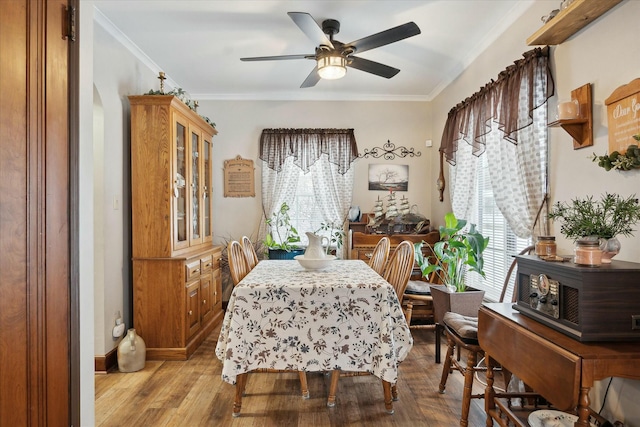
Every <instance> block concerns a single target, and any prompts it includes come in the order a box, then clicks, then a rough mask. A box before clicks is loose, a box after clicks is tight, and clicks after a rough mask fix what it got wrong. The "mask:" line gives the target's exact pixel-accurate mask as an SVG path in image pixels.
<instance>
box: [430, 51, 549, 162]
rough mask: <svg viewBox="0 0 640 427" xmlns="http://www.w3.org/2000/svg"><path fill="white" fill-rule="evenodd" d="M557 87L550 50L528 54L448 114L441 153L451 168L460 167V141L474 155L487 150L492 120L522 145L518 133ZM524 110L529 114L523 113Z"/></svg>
mask: <svg viewBox="0 0 640 427" xmlns="http://www.w3.org/2000/svg"><path fill="white" fill-rule="evenodd" d="M553 91H554V84H553V77H552V75H551V70H550V68H549V47H548V46H547V47H544V48H536V49H533V50H530V51H528V52H525V53H524V54H523V59H519V60H517V61H515V62H514V64H513V65H511V66H509V67H507V69H506V70H504V71H503V72H501V73H500V74H499V75H498V78H497V80H495V81H494V80H491V82H489V83H487V84H486V85H485V86H484V87H482V88H481V89H480V90H479V91H478V92H476V93H475V94H473V95H471V96H470V97H469V98H467V99H465V100H464V101H462V102H461V103H459V104H458V105H456V106H455V107H453V108H452V109H451V110H450V111H449V114H448V117H447V122H446V124H445V127H444V131H443V133H442V141H441V143H440V151H442V152H443V153H444V155H445V157H446V159H447V162H448V163H450V164H451V165H455V164H456V151H457V150H458V141H460V140H463V141H465V142H467V143H468V144H471V145H472V147H473V154H474V155H476V156H479V155H481V154H482V153H483V152H484V150H485V136H486V135H487V134H488V133H489V132H490V131H491V124H490V123H489V121H490V120H493V121H495V122H496V123H498V126H499V129H500V130H501V131H502V132H504V139H506V140H509V141H511V142H512V143H514V144H517V143H518V131H519V130H520V129H523V128H525V127H527V126H530V125H531V123H532V122H533V119H532V116H533V113H532V111H533V110H535V109H536V108H538V107H540V106H542V105H544V103H545V102H547V99H548V98H549V97H551V96H553ZM520 110H523V112H526V113H528V114H519V112H520Z"/></svg>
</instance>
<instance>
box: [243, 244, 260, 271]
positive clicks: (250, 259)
mask: <svg viewBox="0 0 640 427" xmlns="http://www.w3.org/2000/svg"><path fill="white" fill-rule="evenodd" d="M242 250H243V251H244V256H245V259H246V260H247V267H248V268H249V271H251V270H252V269H253V267H255V266H256V264H257V263H258V254H256V250H255V248H254V247H253V243H251V239H249V238H248V237H247V236H242Z"/></svg>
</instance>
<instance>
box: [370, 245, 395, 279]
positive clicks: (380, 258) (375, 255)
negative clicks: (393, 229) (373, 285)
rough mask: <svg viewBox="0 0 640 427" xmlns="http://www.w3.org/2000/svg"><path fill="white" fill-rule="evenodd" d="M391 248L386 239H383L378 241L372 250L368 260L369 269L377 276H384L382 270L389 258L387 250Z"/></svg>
mask: <svg viewBox="0 0 640 427" xmlns="http://www.w3.org/2000/svg"><path fill="white" fill-rule="evenodd" d="M390 247H391V241H390V240H389V238H388V237H386V236H385V237H383V238H382V239H380V240H378V243H377V244H376V247H375V248H374V249H373V252H372V254H371V259H370V260H369V267H371V268H372V269H373V270H374V271H375V272H376V273H378V274H379V275H381V276H382V275H383V274H384V268H385V266H386V264H387V259H388V258H389V248H390Z"/></svg>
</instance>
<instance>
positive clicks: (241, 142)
mask: <svg viewBox="0 0 640 427" xmlns="http://www.w3.org/2000/svg"><path fill="white" fill-rule="evenodd" d="M198 112H199V113H201V114H203V115H205V116H207V117H209V118H210V119H211V120H212V121H214V122H215V123H216V125H217V130H218V135H216V136H215V137H214V139H213V142H214V144H213V145H214V150H213V151H214V156H215V159H214V166H213V167H214V181H215V182H214V198H213V202H214V212H213V213H214V222H215V223H214V235H215V241H216V243H221V242H222V241H223V240H224V239H228V238H230V237H232V238H234V239H239V238H240V237H242V235H244V234H247V235H257V230H258V227H259V224H260V222H261V221H262V202H261V197H260V186H261V179H260V176H261V161H260V160H259V159H258V155H259V139H260V134H261V132H262V129H265V128H353V129H354V133H355V136H356V141H357V143H358V150H359V152H360V153H362V152H364V149H366V148H368V149H372V148H373V147H382V146H383V145H384V144H385V143H386V142H387V140H389V141H391V142H392V143H393V144H395V146H396V147H400V146H402V147H406V148H413V149H414V150H415V152H420V153H421V155H420V157H417V156H416V157H405V158H400V157H397V158H396V159H395V160H391V161H386V160H384V159H372V158H362V159H358V160H356V162H355V184H354V196H353V204H354V205H358V206H360V208H361V210H362V211H363V212H371V209H372V208H373V203H374V201H375V200H376V198H377V196H378V195H380V196H381V197H384V196H386V194H387V193H386V192H381V191H369V190H368V189H367V187H368V182H367V174H368V165H369V163H393V164H406V165H409V174H410V176H409V189H408V191H407V192H406V193H405V196H406V197H407V198H408V199H409V201H410V202H411V204H416V205H417V207H418V210H419V212H420V213H422V214H423V215H426V216H427V217H429V216H430V211H431V202H430V200H431V199H432V194H431V192H432V188H431V187H432V186H431V185H425V181H427V179H428V175H429V168H428V165H429V164H430V163H431V156H432V155H434V154H433V153H436V149H434V148H427V147H426V146H425V141H426V140H427V139H432V134H431V131H430V129H429V122H430V114H431V110H430V108H429V105H428V104H427V103H424V102H420V103H419V102H320V101H317V102H314V101H311V102H282V101H238V102H230V101H224V102H223V101H201V102H200V107H199V108H198ZM238 155H240V156H242V157H243V158H248V159H251V160H253V161H254V162H255V166H256V171H255V172H256V175H255V177H256V197H255V198H225V197H223V180H222V168H223V162H224V161H225V160H229V159H233V158H235V157H236V156H238ZM300 231H301V230H300Z"/></svg>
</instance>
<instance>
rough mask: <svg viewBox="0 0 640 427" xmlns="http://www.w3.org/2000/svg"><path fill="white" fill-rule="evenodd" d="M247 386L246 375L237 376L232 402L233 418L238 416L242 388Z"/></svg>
mask: <svg viewBox="0 0 640 427" xmlns="http://www.w3.org/2000/svg"><path fill="white" fill-rule="evenodd" d="M246 384H247V373H246V372H245V373H244V374H238V376H237V377H236V395H235V399H234V401H233V414H232V415H233V417H239V416H240V408H241V407H242V395H243V394H244V387H245V385H246Z"/></svg>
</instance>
